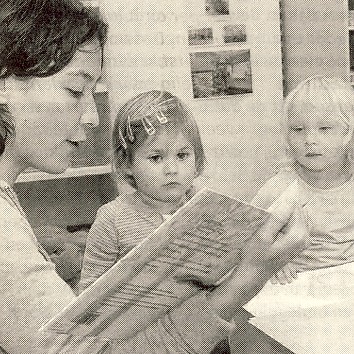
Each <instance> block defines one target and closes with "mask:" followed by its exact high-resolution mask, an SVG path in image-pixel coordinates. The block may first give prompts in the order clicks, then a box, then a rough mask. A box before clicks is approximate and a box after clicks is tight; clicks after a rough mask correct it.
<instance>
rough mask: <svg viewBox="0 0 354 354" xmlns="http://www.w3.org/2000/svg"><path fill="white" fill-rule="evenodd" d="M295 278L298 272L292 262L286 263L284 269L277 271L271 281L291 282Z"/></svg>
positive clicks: (283, 283) (273, 282)
mask: <svg viewBox="0 0 354 354" xmlns="http://www.w3.org/2000/svg"><path fill="white" fill-rule="evenodd" d="M294 279H297V272H296V269H295V267H294V265H292V264H291V263H288V264H287V265H285V266H284V267H283V268H282V269H280V270H279V271H278V272H277V273H275V274H274V275H273V276H272V278H271V279H270V282H271V283H272V284H282V285H285V284H290V283H292V281H293V280H294Z"/></svg>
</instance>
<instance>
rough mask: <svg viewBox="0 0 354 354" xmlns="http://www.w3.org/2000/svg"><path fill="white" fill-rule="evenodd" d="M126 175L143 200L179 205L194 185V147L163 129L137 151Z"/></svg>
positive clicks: (171, 131) (170, 130) (181, 136)
mask: <svg viewBox="0 0 354 354" xmlns="http://www.w3.org/2000/svg"><path fill="white" fill-rule="evenodd" d="M128 174H131V175H132V176H133V178H134V180H135V183H136V186H137V190H138V191H139V192H140V193H141V194H143V195H144V196H146V197H148V198H150V199H153V200H157V201H159V202H165V203H172V204H174V203H175V204H179V202H180V201H181V199H182V198H183V197H184V196H185V195H186V192H187V191H188V189H190V188H191V186H192V184H193V181H194V176H195V153H194V146H193V144H192V143H191V142H190V141H188V140H187V139H186V138H185V136H184V135H183V133H182V132H180V131H175V129H168V127H163V128H162V130H161V131H159V132H158V133H157V134H155V135H153V136H150V137H148V138H147V139H146V140H145V141H144V143H143V144H142V145H141V146H140V147H138V148H137V150H136V151H135V153H134V156H133V159H132V163H131V165H130V167H129V169H128Z"/></svg>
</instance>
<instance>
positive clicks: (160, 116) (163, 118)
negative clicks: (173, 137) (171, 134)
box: [156, 111, 168, 124]
mask: <svg viewBox="0 0 354 354" xmlns="http://www.w3.org/2000/svg"><path fill="white" fill-rule="evenodd" d="M156 117H157V119H158V121H159V122H160V123H161V124H166V123H167V122H168V121H167V117H166V116H165V115H164V114H163V112H162V111H157V113H156Z"/></svg>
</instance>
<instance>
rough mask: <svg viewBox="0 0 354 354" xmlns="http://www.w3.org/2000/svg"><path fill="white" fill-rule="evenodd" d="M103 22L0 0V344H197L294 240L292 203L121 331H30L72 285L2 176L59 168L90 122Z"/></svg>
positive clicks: (205, 341)
mask: <svg viewBox="0 0 354 354" xmlns="http://www.w3.org/2000/svg"><path fill="white" fill-rule="evenodd" d="M106 30H107V25H106V24H105V23H104V22H103V21H102V20H101V18H100V17H99V15H98V14H97V13H96V12H95V11H93V10H90V9H87V8H84V7H83V5H82V4H81V3H80V2H79V1H76V0H0V148H1V151H0V154H1V159H0V274H1V278H0V308H1V312H0V321H1V329H0V346H1V347H2V349H3V351H5V352H9V353H36V354H37V353H59V352H60V353H98V352H100V353H104V352H113V353H154V352H155V353H207V352H209V351H210V350H211V348H212V347H213V345H214V344H215V343H216V342H217V341H218V340H220V339H221V338H223V337H225V336H227V334H228V333H229V331H230V330H231V328H232V325H231V324H230V323H229V322H228V321H229V320H230V319H231V317H232V315H233V314H234V313H235V311H237V310H238V309H239V308H240V306H242V305H243V304H244V303H245V302H247V301H248V300H249V299H250V298H251V297H252V296H253V295H254V294H256V293H257V292H258V291H259V290H260V289H261V288H262V286H263V285H264V283H265V282H266V280H267V279H268V278H269V277H270V276H271V275H272V274H273V273H274V272H275V271H277V270H279V269H280V268H281V267H282V266H283V265H284V264H286V263H287V262H288V260H289V259H290V258H291V257H293V256H295V255H296V254H297V253H298V252H299V251H300V249H301V248H302V246H303V236H302V235H303V234H304V228H303V225H300V224H296V225H293V227H292V228H289V230H290V231H284V228H283V226H284V224H285V223H286V222H287V221H288V219H289V217H290V215H291V214H292V212H293V207H292V206H289V207H288V208H286V210H285V211H284V212H283V215H284V216H285V217H284V218H283V219H282V220H281V221H279V220H280V219H276V218H271V219H270V220H269V222H268V223H267V225H265V227H264V228H262V229H261V230H259V232H258V233H257V234H256V235H255V237H254V239H253V240H252V242H251V243H250V244H248V245H247V248H246V250H245V252H244V254H245V256H244V258H243V261H242V262H241V264H240V266H239V267H238V268H237V270H236V271H235V272H234V274H233V276H231V277H230V278H229V279H228V280H227V281H225V282H224V283H223V284H222V285H220V286H219V287H218V288H216V289H215V290H213V291H212V292H211V293H203V294H201V295H199V296H196V297H194V298H192V299H190V300H188V301H187V302H185V303H184V304H183V305H182V306H181V307H180V308H177V309H175V310H174V311H172V312H171V313H169V314H168V316H166V317H165V318H162V319H161V320H159V321H157V322H156V323H152V324H151V326H150V327H149V328H148V329H147V330H146V331H144V332H143V333H139V334H138V335H137V336H136V337H134V338H131V339H130V340H129V341H126V342H119V343H116V342H110V341H108V340H107V341H106V340H104V339H99V338H84V339H80V338H72V337H70V338H68V337H67V336H66V335H65V334H62V335H51V334H44V333H42V332H40V331H39V329H40V327H41V326H42V325H43V324H44V323H45V322H46V321H48V320H49V319H50V318H52V317H53V316H54V315H55V314H56V313H58V312H59V311H60V310H61V309H62V308H63V307H64V306H65V305H66V304H68V303H69V302H70V301H72V300H74V299H75V295H74V293H73V292H72V291H71V289H70V287H69V286H68V285H67V284H66V283H65V282H64V281H63V280H62V279H61V278H60V277H59V276H58V275H57V274H56V272H55V267H54V264H53V263H52V262H51V261H50V259H49V257H48V255H47V253H46V252H45V250H44V249H43V248H42V247H41V246H40V244H39V243H38V241H37V239H36V237H35V235H34V234H33V231H32V228H31V226H30V225H29V223H28V221H27V218H26V215H25V213H24V212H23V210H22V208H21V206H20V204H19V203H18V200H17V197H16V194H15V192H14V191H13V189H12V186H13V184H14V182H15V181H16V178H17V176H18V175H19V173H21V172H22V171H23V170H25V169H26V168H28V167H34V168H37V169H40V170H42V171H46V172H49V173H60V172H63V171H64V170H65V169H66V168H67V167H68V166H69V160H70V156H71V154H72V153H73V152H74V151H75V150H76V149H77V147H78V145H79V144H80V142H82V141H84V140H85V128H86V127H87V126H96V125H97V124H98V116H97V112H96V108H95V104H94V100H93V92H94V90H95V85H96V82H97V80H98V79H99V77H100V75H101V65H102V52H103V49H102V48H103V45H104V42H105V37H106ZM292 220H293V218H291V217H290V223H292V222H293V221H292ZM297 220H298V218H297ZM281 229H282V230H283V231H282V232H280V230H281ZM117 330H119V329H117Z"/></svg>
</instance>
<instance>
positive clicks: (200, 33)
mask: <svg viewBox="0 0 354 354" xmlns="http://www.w3.org/2000/svg"><path fill="white" fill-rule="evenodd" d="M212 43H213V29H212V28H211V27H205V28H190V29H189V30H188V44H189V45H204V44H212Z"/></svg>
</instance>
